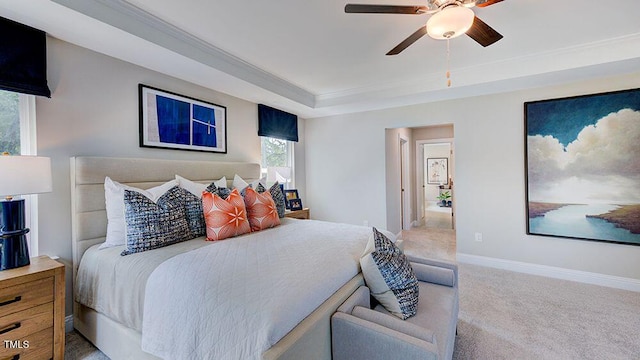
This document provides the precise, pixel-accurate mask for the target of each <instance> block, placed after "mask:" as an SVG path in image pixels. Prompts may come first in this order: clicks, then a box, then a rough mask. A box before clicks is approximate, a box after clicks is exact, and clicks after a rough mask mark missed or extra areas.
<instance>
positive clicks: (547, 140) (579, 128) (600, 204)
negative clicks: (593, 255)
mask: <svg viewBox="0 0 640 360" xmlns="http://www.w3.org/2000/svg"><path fill="white" fill-rule="evenodd" d="M525 113H526V147H527V149H526V153H527V197H528V207H527V209H528V217H529V219H528V220H529V221H528V233H530V234H536V235H550V236H563V237H573V238H583V239H590V240H603V241H612V242H621V243H629V244H637V245H640V89H638V90H630V91H622V92H614V93H606V94H598V95H591V96H583V97H575V98H565V99H555V100H545V101H537V102H529V103H525Z"/></svg>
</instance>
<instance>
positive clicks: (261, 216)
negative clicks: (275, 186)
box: [244, 186, 280, 231]
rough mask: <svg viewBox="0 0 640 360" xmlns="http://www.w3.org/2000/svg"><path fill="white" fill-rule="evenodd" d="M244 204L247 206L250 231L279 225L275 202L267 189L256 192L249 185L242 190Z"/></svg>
mask: <svg viewBox="0 0 640 360" xmlns="http://www.w3.org/2000/svg"><path fill="white" fill-rule="evenodd" d="M244 204H245V206H246V207H247V214H248V216H249V224H250V225H251V231H260V230H263V229H268V228H272V227H274V226H278V225H280V217H279V216H278V209H277V208H276V203H275V202H274V201H273V198H272V197H271V193H269V192H268V191H265V192H263V193H262V194H259V193H257V192H256V191H255V190H253V188H251V187H250V186H249V187H247V188H246V189H245V191H244Z"/></svg>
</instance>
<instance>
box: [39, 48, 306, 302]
mask: <svg viewBox="0 0 640 360" xmlns="http://www.w3.org/2000/svg"><path fill="white" fill-rule="evenodd" d="M47 43H48V44H47V50H48V56H47V60H48V79H49V87H50V88H51V91H52V93H53V94H52V98H51V99H46V98H41V97H38V98H37V101H36V112H37V132H38V134H37V135H38V154H39V155H42V156H49V157H51V166H52V171H53V192H52V193H49V194H42V195H40V198H39V224H38V226H39V231H40V242H39V247H40V248H39V249H40V254H46V255H58V256H60V257H61V259H62V260H63V262H64V263H65V264H66V265H67V278H66V280H67V308H66V312H67V314H70V313H71V304H72V302H71V301H72V295H71V294H72V292H71V271H70V269H71V259H72V253H71V199H70V179H69V158H70V157H72V156H76V155H93V156H117V157H142V158H163V159H189V160H213V161H225V162H228V161H246V162H256V163H259V162H260V151H261V150H260V138H259V137H258V135H257V131H258V130H257V127H258V125H257V123H258V122H257V116H258V115H257V114H258V110H257V105H256V104H254V103H250V102H247V101H244V100H241V99H238V98H235V97H232V96H229V95H225V94H223V93H219V92H216V91H212V90H209V89H206V88H202V87H199V86H196V85H193V84H191V83H187V82H185V81H182V80H179V79H176V78H172V77H169V76H165V75H162V74H160V73H157V72H154V71H150V70H147V69H144V68H141V67H139V66H136V65H133V64H130V63H126V62H123V61H120V60H117V59H114V58H111V57H108V56H105V55H102V54H99V53H96V52H93V51H90V50H87V49H84V48H81V47H78V46H75V45H72V44H69V43H66V42H63V41H60V40H57V39H54V38H50V37H49V38H47ZM132 51H135V50H134V49H132ZM139 83H142V84H145V85H149V86H153V87H157V88H160V89H164V90H167V91H171V92H175V93H178V94H183V95H186V96H191V97H194V98H198V99H202V100H205V101H209V102H213V103H215V104H219V105H223V106H226V107H227V144H228V148H227V151H228V152H227V154H215V153H205V152H193V151H179V150H165V149H152V148H141V147H139V146H138V144H139V140H138V84H139ZM214 86H215V85H214ZM300 123H301V126H300V129H301V133H302V134H301V135H302V136H301V138H304V136H303V133H304V125H303V124H302V123H303V121H300ZM299 149H301V150H300V151H301V152H302V155H301V157H300V159H302V160H303V159H304V151H302V150H303V149H304V145H303V144H302V142H301V143H299V144H297V145H296V151H298V150H299ZM302 160H298V159H297V161H296V169H298V170H299V171H300V172H301V173H300V174H299V175H298V174H296V179H297V180H298V181H299V182H300V183H301V184H302V188H303V189H304V178H305V177H304V161H302Z"/></svg>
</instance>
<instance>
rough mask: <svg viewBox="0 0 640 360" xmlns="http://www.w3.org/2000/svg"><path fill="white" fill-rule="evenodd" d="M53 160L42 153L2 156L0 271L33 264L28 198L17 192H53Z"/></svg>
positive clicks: (0, 157)
mask: <svg viewBox="0 0 640 360" xmlns="http://www.w3.org/2000/svg"><path fill="white" fill-rule="evenodd" d="M51 187H52V186H51V160H50V159H49V158H47V157H40V156H11V155H8V154H7V153H5V154H3V155H1V156H0V197H4V198H5V199H4V200H2V201H0V270H7V269H13V268H17V267H21V266H25V265H29V248H28V246H27V237H26V234H27V233H28V232H29V229H28V228H25V215H24V199H15V198H14V196H16V195H27V194H38V193H44V192H51Z"/></svg>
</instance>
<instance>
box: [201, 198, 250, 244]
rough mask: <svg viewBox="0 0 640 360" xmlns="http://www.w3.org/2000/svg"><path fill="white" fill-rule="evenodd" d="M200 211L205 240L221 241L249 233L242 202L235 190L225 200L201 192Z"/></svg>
mask: <svg viewBox="0 0 640 360" xmlns="http://www.w3.org/2000/svg"><path fill="white" fill-rule="evenodd" d="M202 210H203V211H204V222H205V224H206V225H207V240H210V241H216V240H222V239H226V238H230V237H233V236H238V235H242V234H246V233H248V232H251V227H250V226H249V221H248V220H247V211H246V209H245V206H244V201H243V200H242V196H240V193H238V190H236V189H234V190H233V191H232V192H231V194H230V195H229V197H228V198H227V199H226V200H223V199H222V198H221V197H220V196H218V194H212V193H210V192H208V191H204V192H202Z"/></svg>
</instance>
